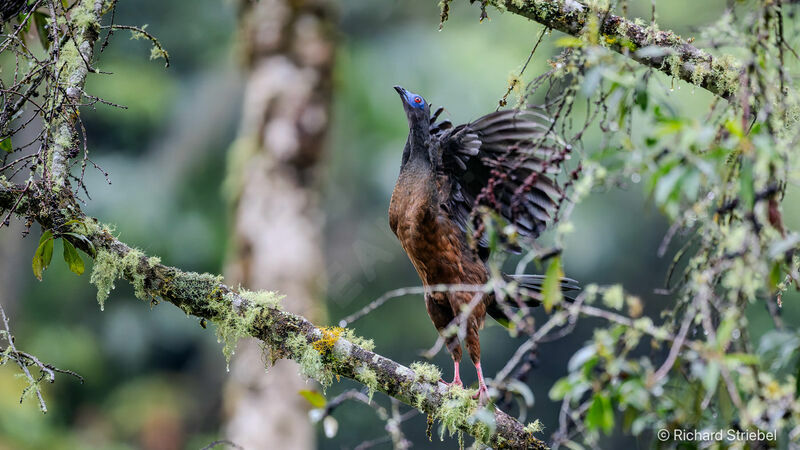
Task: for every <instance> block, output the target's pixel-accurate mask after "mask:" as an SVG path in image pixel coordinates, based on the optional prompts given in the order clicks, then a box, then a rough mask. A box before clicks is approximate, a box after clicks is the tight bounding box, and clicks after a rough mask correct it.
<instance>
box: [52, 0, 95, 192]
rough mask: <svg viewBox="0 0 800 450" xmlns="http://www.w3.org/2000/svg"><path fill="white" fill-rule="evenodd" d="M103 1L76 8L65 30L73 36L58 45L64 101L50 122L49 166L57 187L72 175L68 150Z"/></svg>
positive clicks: (86, 1)
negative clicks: (62, 45) (70, 173)
mask: <svg viewBox="0 0 800 450" xmlns="http://www.w3.org/2000/svg"><path fill="white" fill-rule="evenodd" d="M103 4H104V1H103V0H82V1H81V2H80V4H78V5H77V6H76V7H75V10H74V11H73V13H72V15H71V21H70V23H68V24H67V31H66V33H68V34H70V35H71V36H70V37H71V39H70V40H69V41H67V43H66V44H65V45H64V47H63V48H62V49H61V50H60V51H58V48H56V52H58V65H57V69H56V76H58V78H59V79H60V80H59V81H60V82H59V83H56V86H55V89H57V90H63V93H64V95H63V97H62V98H63V100H62V101H63V103H62V102H58V101H56V102H54V104H57V105H59V108H61V109H62V110H63V111H62V112H61V113H60V114H50V116H49V118H48V122H49V130H51V131H50V133H52V142H53V145H52V147H51V148H50V149H49V153H50V157H49V162H50V164H49V169H50V176H51V178H52V180H53V183H54V184H55V186H56V187H57V188H62V187H64V186H65V185H66V183H67V179H68V177H69V159H70V156H69V153H70V151H71V150H72V148H73V147H74V146H75V145H76V141H77V139H76V136H75V130H74V127H73V126H74V124H75V121H77V120H78V113H77V111H78V109H77V108H78V104H79V103H80V100H81V98H82V96H83V86H84V84H85V83H86V76H87V75H88V74H89V71H92V70H93V69H92V68H91V66H90V64H91V61H92V55H93V54H94V44H95V42H97V38H98V36H99V34H98V30H99V29H100V26H99V21H100V16H102V14H103ZM70 27H74V29H75V31H77V33H76V34H74V35H73V34H72V29H71V28H70ZM55 35H57V33H55ZM59 94H60V93H58V94H57V95H56V98H57V99H58V98H60V97H61V96H60V95H59Z"/></svg>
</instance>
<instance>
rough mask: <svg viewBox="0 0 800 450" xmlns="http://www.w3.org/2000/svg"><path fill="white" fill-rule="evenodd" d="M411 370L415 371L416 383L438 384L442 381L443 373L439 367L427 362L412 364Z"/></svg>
mask: <svg viewBox="0 0 800 450" xmlns="http://www.w3.org/2000/svg"><path fill="white" fill-rule="evenodd" d="M410 367H411V370H413V371H414V376H415V381H418V382H426V383H437V382H438V381H439V380H440V379H442V371H441V370H439V368H438V367H436V366H434V365H433V364H430V363H425V362H413V363H411V366H410Z"/></svg>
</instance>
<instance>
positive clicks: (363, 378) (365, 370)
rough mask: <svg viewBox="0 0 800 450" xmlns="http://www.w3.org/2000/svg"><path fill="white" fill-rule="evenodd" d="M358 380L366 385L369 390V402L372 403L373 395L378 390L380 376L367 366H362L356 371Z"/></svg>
mask: <svg viewBox="0 0 800 450" xmlns="http://www.w3.org/2000/svg"><path fill="white" fill-rule="evenodd" d="M356 380H358V381H360V382H362V383H364V386H366V387H367V388H368V389H369V393H368V394H367V395H368V396H369V400H370V401H372V394H374V393H375V390H376V389H377V388H378V375H377V374H376V373H375V371H374V370H372V369H370V368H369V367H367V366H366V364H362V365H360V366H359V367H358V368H357V369H356Z"/></svg>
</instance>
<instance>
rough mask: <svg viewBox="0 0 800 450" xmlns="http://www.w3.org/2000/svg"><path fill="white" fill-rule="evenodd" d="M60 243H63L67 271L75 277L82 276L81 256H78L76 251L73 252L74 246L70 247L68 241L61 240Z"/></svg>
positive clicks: (70, 244)
mask: <svg viewBox="0 0 800 450" xmlns="http://www.w3.org/2000/svg"><path fill="white" fill-rule="evenodd" d="M61 242H63V243H64V261H66V263H67V265H68V266H69V270H71V271H72V273H74V274H75V275H80V274H82V273H83V270H84V266H83V259H81V255H79V254H78V251H77V250H75V246H74V245H72V243H71V242H70V241H68V240H66V239H62V240H61Z"/></svg>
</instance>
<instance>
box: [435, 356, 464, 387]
mask: <svg viewBox="0 0 800 450" xmlns="http://www.w3.org/2000/svg"><path fill="white" fill-rule="evenodd" d="M453 372H454V375H453V382H452V383H448V382H447V381H444V380H442V379H440V380H439V381H440V382H442V383H444V384H446V385H448V386H464V383H462V382H461V375H460V374H459V372H458V361H453Z"/></svg>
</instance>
